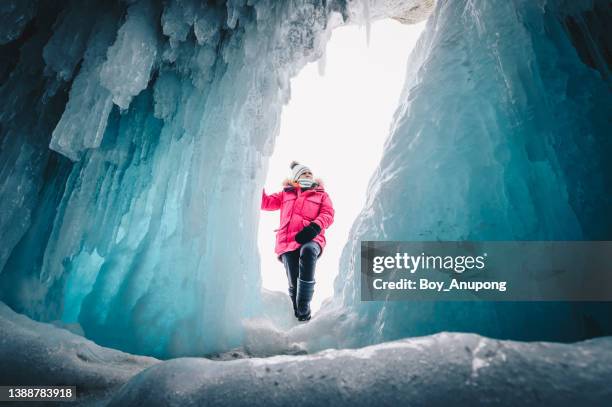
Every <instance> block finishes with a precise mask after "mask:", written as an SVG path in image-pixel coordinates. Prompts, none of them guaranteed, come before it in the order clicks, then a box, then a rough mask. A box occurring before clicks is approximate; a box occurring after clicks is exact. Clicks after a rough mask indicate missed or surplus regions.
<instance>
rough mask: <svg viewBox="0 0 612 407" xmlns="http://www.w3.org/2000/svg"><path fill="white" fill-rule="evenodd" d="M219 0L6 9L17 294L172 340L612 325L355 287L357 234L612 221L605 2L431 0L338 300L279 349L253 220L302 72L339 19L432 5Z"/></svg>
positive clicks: (388, 0) (13, 290) (10, 254)
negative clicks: (387, 299)
mask: <svg viewBox="0 0 612 407" xmlns="http://www.w3.org/2000/svg"><path fill="white" fill-rule="evenodd" d="M211 3H213V2H203V1H197V0H192V1H188V0H180V1H179V0H175V1H174V0H173V1H164V2H162V1H155V0H138V1H102V0H90V1H71V2H48V1H41V2H25V1H23V2H22V1H5V2H2V5H1V6H0V18H1V19H2V23H3V24H2V29H1V31H0V34H1V37H0V38H1V39H2V41H1V42H2V43H3V44H4V45H2V48H1V51H2V55H3V57H4V56H6V58H2V60H0V98H1V100H2V102H3V103H2V107H1V108H0V124H1V125H0V197H1V202H2V205H1V207H0V233H1V237H2V244H1V245H0V299H2V300H3V301H5V302H6V303H7V304H9V305H10V306H11V307H12V308H13V309H15V310H17V311H19V312H23V313H26V314H27V315H29V316H31V317H33V318H36V319H39V320H46V321H53V320H58V319H61V320H62V321H63V323H65V324H75V323H79V324H80V326H81V327H82V329H83V331H84V333H85V335H86V336H87V337H88V338H91V339H94V340H95V341H96V342H98V343H99V344H102V345H106V346H111V347H116V348H118V349H122V350H126V351H131V352H135V353H141V354H149V355H155V356H160V357H168V356H181V355H201V354H213V353H223V352H225V351H228V350H230V349H235V348H236V347H240V346H243V345H245V344H247V345H248V346H249V347H250V349H251V350H252V349H260V352H261V353H262V354H267V353H269V352H270V351H271V349H274V348H282V347H287V348H288V351H292V349H293V348H292V346H293V344H295V343H298V348H299V349H302V348H308V349H317V348H323V347H326V346H358V345H360V344H369V343H375V342H379V341H383V340H387V339H395V338H399V337H404V336H409V335H418V334H425V333H430V332H437V331H441V330H463V331H474V332H479V333H485V334H489V335H494V336H501V337H512V338H523V339H559V340H571V339H578V338H584V337H586V336H590V335H598V334H602V333H605V332H612V327H610V326H609V324H610V318H609V311H610V309H609V307H608V308H606V307H603V306H601V305H598V304H591V305H589V306H588V307H587V306H586V305H584V306H582V305H576V304H565V305H559V304H531V305H529V304H475V303H474V304H418V305H417V306H412V305H407V304H402V303H392V304H385V305H383V304H379V303H375V304H361V303H360V302H359V301H358V297H357V295H358V292H359V291H358V290H356V288H358V287H356V286H355V285H354V277H355V274H354V272H355V270H357V269H358V268H356V267H358V264H359V263H358V260H359V253H358V251H357V250H358V247H359V246H358V245H357V242H358V241H359V240H362V239H375V240H379V239H400V240H401V239H408V240H412V239H422V240H426V239H609V238H610V230H612V223H611V222H612V220H611V219H612V216H610V211H611V210H612V209H611V208H612V205H611V202H610V199H611V195H612V194H610V185H611V184H612V182H611V179H610V176H611V175H610V174H612V171H610V168H609V166H608V164H607V163H606V161H605V160H604V158H605V157H607V156H610V153H611V151H612V149H611V147H610V139H609V137H606V136H607V131H608V129H609V121H608V118H609V117H610V114H609V113H610V110H609V106H610V105H611V104H610V93H609V80H610V79H609V78H610V76H609V65H608V64H607V63H608V61H607V60H606V54H605V51H604V50H605V49H606V47H607V45H606V41H608V40H607V37H606V36H605V35H604V32H605V30H604V29H603V27H605V26H606V24H604V22H605V21H606V19H609V9H608V8H606V4H605V2H601V1H585V2H580V3H579V5H577V2H567V1H561V0H559V1H531V0H518V1H515V2H506V1H502V0H497V1H489V0H486V1H485V0H480V1H479V0H470V1H467V0H466V1H462V0H457V1H440V2H439V3H438V6H437V9H436V11H435V13H434V14H433V15H432V17H431V19H430V21H429V23H428V27H427V30H426V32H425V33H424V35H423V38H422V39H421V41H420V43H419V45H418V46H417V49H416V50H415V51H414V53H413V55H412V57H411V59H410V62H409V64H408V65H409V69H408V72H407V79H406V84H405V89H404V93H403V97H402V101H401V105H400V106H399V108H398V110H397V113H396V116H395V122H394V126H393V129H392V134H391V135H390V137H389V138H388V140H387V143H386V147H385V154H384V157H383V159H382V162H381V165H380V167H379V169H378V170H377V173H376V174H375V175H374V176H373V178H372V180H371V183H370V191H369V199H368V202H367V205H366V207H365V208H364V211H363V213H362V215H361V216H360V217H359V218H358V219H357V220H356V223H355V226H354V228H353V231H352V234H351V239H350V241H349V242H348V244H347V246H346V248H345V250H344V254H343V258H342V261H341V272H340V275H339V278H338V280H337V281H336V297H335V300H334V303H333V304H328V305H327V308H326V311H325V312H322V313H321V316H320V318H318V319H319V321H316V319H315V320H313V321H312V322H311V323H310V324H308V325H307V326H299V327H295V328H293V329H292V330H291V334H288V335H289V336H288V339H287V340H285V339H282V338H280V339H279V341H278V342H276V343H272V344H270V343H269V342H266V341H265V340H262V339H261V338H260V337H257V336H249V335H250V334H251V333H253V332H269V331H270V330H272V331H273V330H274V329H281V330H282V329H286V328H287V327H288V325H287V324H286V321H284V322H283V320H282V318H281V319H279V318H277V317H278V315H275V312H269V310H268V309H267V308H268V307H269V305H267V304H269V302H270V301H273V298H272V297H270V296H266V295H264V297H265V298H262V295H261V292H260V281H259V254H258V253H257V244H256V236H255V234H256V231H257V219H258V212H259V199H260V191H261V186H262V183H263V180H264V178H265V177H264V175H265V173H266V171H267V158H268V157H269V155H270V154H271V153H272V150H273V147H274V140H275V137H276V136H277V134H278V130H279V118H280V112H281V109H282V105H283V103H284V102H286V101H287V100H288V99H289V97H290V94H291V93H290V86H289V85H290V78H291V77H292V76H293V75H295V74H296V73H297V72H299V70H300V69H301V68H302V67H303V66H304V64H306V63H307V62H309V61H314V60H317V59H318V58H319V57H321V56H322V55H323V53H324V48H325V43H326V41H327V39H328V38H329V36H330V33H331V30H332V29H333V28H334V26H336V25H338V24H342V23H356V24H365V25H368V24H369V20H370V19H375V18H380V17H383V16H390V17H393V18H398V19H400V20H402V21H406V22H410V21H413V20H418V19H420V18H424V17H425V16H426V15H427V12H428V10H429V9H430V8H431V5H432V2H431V1H428V0H423V1H419V2H416V1H412V0H406V1H399V0H397V1H395V0H381V1H365V0H364V1H350V2H345V1H327V2H322V1H314V0H313V1H306V0H303V1H291V2H279V1H272V0H261V1H237V0H236V1H227V2H222V1H219V2H214V3H215V4H216V5H214V6H212V5H211ZM593 10H594V11H593ZM608 49H609V47H608ZM355 86H356V87H358V86H359V84H358V83H356V84H355ZM277 300H278V301H280V300H281V298H278V299H277ZM285 300H286V297H285ZM274 301H276V300H274ZM263 304H266V310H264V307H263ZM285 305H286V302H285ZM285 305H283V306H285ZM263 316H267V317H268V319H270V320H272V321H273V322H274V325H268V324H267V323H258V322H254V321H257V320H251V321H250V322H248V323H247V324H246V325H243V321H244V320H245V319H248V318H252V317H256V318H261V317H263ZM325 316H326V317H325ZM602 321H603V322H602ZM606 321H607V323H606ZM315 322H316V323H315ZM245 327H246V328H247V329H246V330H245ZM308 327H309V328H308ZM309 330H310V331H309ZM526 336H532V337H530V338H525V337H526ZM281 339H282V340H281ZM258 352H259V351H258Z"/></svg>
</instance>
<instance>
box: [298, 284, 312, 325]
mask: <svg viewBox="0 0 612 407" xmlns="http://www.w3.org/2000/svg"><path fill="white" fill-rule="evenodd" d="M314 285H315V282H314V281H304V280H302V279H300V278H298V279H297V299H296V302H297V315H296V316H297V319H298V321H308V320H309V319H310V300H312V295H313V294H314Z"/></svg>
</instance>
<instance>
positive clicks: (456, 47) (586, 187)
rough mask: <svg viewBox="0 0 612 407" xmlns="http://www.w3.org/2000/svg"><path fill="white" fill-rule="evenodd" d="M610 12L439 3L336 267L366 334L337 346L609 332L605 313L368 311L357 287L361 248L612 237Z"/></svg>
mask: <svg viewBox="0 0 612 407" xmlns="http://www.w3.org/2000/svg"><path fill="white" fill-rule="evenodd" d="M608 6H609V5H606V2H588V1H587V2H563V1H561V2H555V1H514V2H506V1H489V0H486V1H484V0H483V1H478V0H476V1H440V2H438V5H437V8H436V10H435V12H434V14H433V15H432V16H431V17H430V19H429V20H428V22H427V26H426V28H425V31H424V33H423V35H422V36H421V38H420V39H419V42H418V43H417V45H416V47H415V49H414V51H413V53H412V55H411V56H410V59H409V61H408V71H407V77H406V83H405V85H404V89H403V93H402V96H401V98H400V106H399V107H398V109H397V111H396V113H395V116H394V122H393V124H392V128H391V134H390V136H389V137H388V139H387V140H386V143H385V147H384V154H383V157H382V160H381V163H380V165H379V167H378V168H377V170H376V172H375V174H374V175H373V177H372V178H371V180H370V183H369V187H368V200H367V203H366V205H365V207H364V209H363V211H362V213H361V214H360V216H359V217H358V219H357V220H356V222H355V223H354V225H353V228H352V230H351V232H350V236H349V242H348V243H347V246H345V249H344V251H343V254H342V259H341V260H340V273H339V275H338V277H337V279H336V281H335V291H336V293H335V297H334V299H335V300H336V301H337V302H339V304H338V306H340V307H343V308H345V309H347V310H352V311H351V312H354V313H355V314H356V315H355V316H354V317H351V318H348V320H350V321H353V320H359V321H360V325H361V326H357V327H355V326H351V327H350V328H347V331H348V332H358V333H361V335H348V334H347V335H342V336H341V337H342V342H344V343H343V345H342V346H346V345H348V344H350V343H353V344H364V343H372V342H378V341H381V340H388V339H395V338H401V337H405V336H411V335H424V334H428V333H433V332H438V331H441V330H456V331H464V332H466V331H467V332H478V333H481V334H484V335H488V336H495V337H502V338H515V339H525V340H536V339H553V340H576V339H579V338H584V337H588V336H591V335H599V334H601V333H603V332H612V318H610V316H611V315H612V307H611V305H610V304H605V303H604V304H597V303H589V304H587V303H544V302H540V303H511V302H504V303H492V302H466V303H461V302H455V303H443V302H390V303H382V302H377V303H362V302H360V299H359V293H360V290H359V286H358V282H357V281H358V279H359V270H360V252H359V250H360V241H361V240H425V241H426V240H610V239H611V238H612V167H611V165H610V160H609V157H610V154H611V153H612V139H611V138H610V122H609V118H610V117H611V116H610V114H611V113H612V111H611V106H612V103H611V102H612V96H611V93H610V87H609V86H610V75H609V73H610V72H609V65H606V64H601V63H595V62H596V61H598V60H600V59H601V58H599V56H600V55H601V54H602V53H604V54H605V51H603V50H605V49H606V48H607V47H609V45H610V44H609V38H610V37H609V36H607V35H606V34H605V33H604V31H603V30H604V28H603V25H602V24H603V21H604V20H607V21H609V20H610V16H611V15H610V9H609V7H608ZM609 63H610V61H609V59H608V64H609ZM598 67H599V69H598ZM366 331H367V332H368V333H369V334H367V335H364V334H363V332H366Z"/></svg>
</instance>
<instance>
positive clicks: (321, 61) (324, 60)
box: [317, 50, 327, 76]
mask: <svg viewBox="0 0 612 407" xmlns="http://www.w3.org/2000/svg"><path fill="white" fill-rule="evenodd" d="M325 65H327V50H323V55H321V58H319V60H318V61H317V68H318V69H319V75H320V76H325Z"/></svg>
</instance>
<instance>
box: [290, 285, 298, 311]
mask: <svg viewBox="0 0 612 407" xmlns="http://www.w3.org/2000/svg"><path fill="white" fill-rule="evenodd" d="M295 291H296V290H295V287H289V298H291V304H293V315H295V317H296V318H297V316H298V314H297V303H296V301H295Z"/></svg>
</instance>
